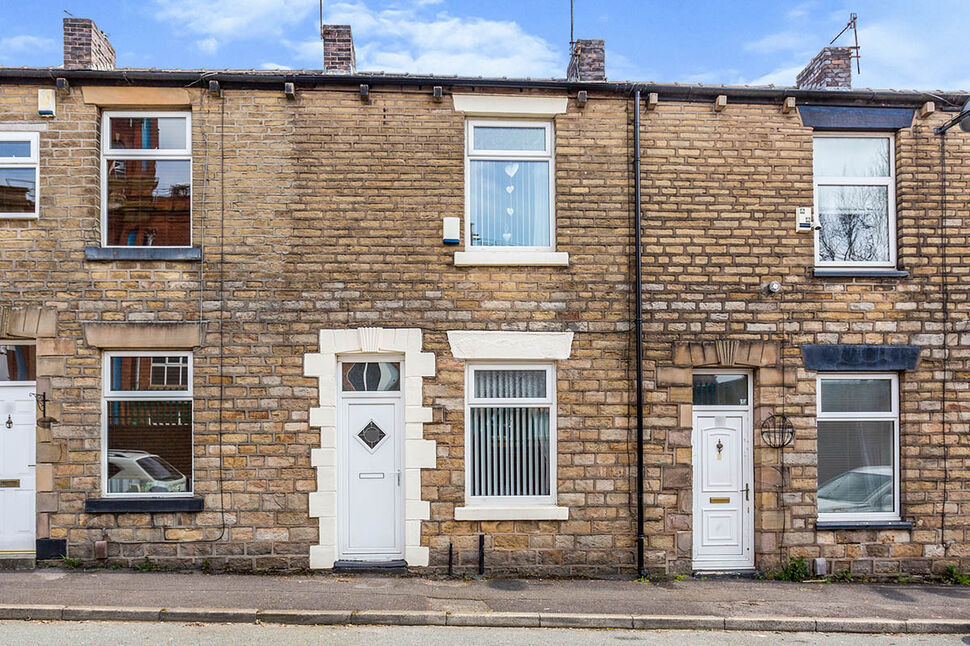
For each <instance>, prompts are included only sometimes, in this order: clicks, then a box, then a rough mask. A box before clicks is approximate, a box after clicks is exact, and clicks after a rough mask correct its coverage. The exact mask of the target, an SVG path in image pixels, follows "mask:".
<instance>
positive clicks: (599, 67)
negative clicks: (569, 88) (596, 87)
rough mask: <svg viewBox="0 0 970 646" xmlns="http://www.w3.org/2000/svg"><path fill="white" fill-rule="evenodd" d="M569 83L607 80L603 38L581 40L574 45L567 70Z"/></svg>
mask: <svg viewBox="0 0 970 646" xmlns="http://www.w3.org/2000/svg"><path fill="white" fill-rule="evenodd" d="M566 80H568V81H605V80H606V43H605V42H604V41H603V39H601V38H580V39H579V40H577V41H576V42H575V43H574V44H573V51H572V53H571V54H570V57H569V67H568V68H566Z"/></svg>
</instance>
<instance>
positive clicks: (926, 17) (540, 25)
mask: <svg viewBox="0 0 970 646" xmlns="http://www.w3.org/2000/svg"><path fill="white" fill-rule="evenodd" d="M575 3H576V37H577V38H604V39H606V52H607V56H606V65H607V75H608V77H609V78H610V79H611V80H637V81H657V82H674V81H676V82H684V83H689V82H693V83H711V84H722V83H723V84H768V83H774V84H776V85H791V84H793V82H794V77H795V74H796V73H797V72H798V70H799V69H801V68H802V67H803V66H804V64H805V63H807V62H808V60H809V59H810V58H811V57H812V55H814V54H815V53H816V52H817V51H818V50H819V49H820V48H821V47H823V46H825V45H827V44H828V42H829V40H831V38H832V37H834V36H835V35H836V34H837V33H838V32H839V31H840V30H841V29H842V27H843V26H844V25H845V23H846V22H847V21H848V18H849V13H850V12H852V11H854V12H856V13H857V14H858V15H859V39H860V44H861V45H862V74H861V75H858V76H856V78H855V79H854V82H853V85H854V86H855V87H872V88H889V87H892V88H898V89H923V90H933V89H945V90H959V89H966V90H970V0H908V1H904V0H805V1H799V0H793V1H791V2H779V1H778V0H719V1H717V0H693V1H690V2H687V1H683V2H677V1H676V0H575ZM62 9H66V10H68V11H70V12H71V13H73V14H74V15H75V16H79V17H88V18H93V19H94V20H95V21H96V22H97V23H98V26H99V27H100V28H101V29H103V30H104V31H106V32H108V34H109V35H110V39H111V42H112V44H113V45H114V47H115V50H116V51H117V52H118V65H119V66H125V67H157V68H181V69H197V68H209V69H213V68H243V69H250V68H256V69H273V68H294V69H303V68H305V69H319V68H320V67H321V59H322V54H321V45H320V41H319V37H318V34H319V30H318V27H317V24H318V0H112V1H110V2H109V1H105V0H61V1H60V2H56V3H52V2H24V1H23V0H0V24H3V25H4V29H3V35H2V36H0V65H5V66H21V65H23V66H56V65H59V64H60V63H61V35H60V29H61V18H62V17H63V16H64V14H63V13H62ZM324 16H325V20H326V21H327V22H335V23H349V24H351V26H352V27H353V31H354V40H355V43H356V46H357V59H358V69H360V70H365V71H372V70H373V71H378V70H382V71H387V72H413V73H429V74H458V75H462V76H509V77H533V78H548V77H562V76H564V75H565V69H566V62H567V59H568V53H569V52H568V41H569V0H412V1H403V0H324ZM843 41H846V37H843V40H840V41H839V42H840V43H842V42H843ZM846 42H847V41H846Z"/></svg>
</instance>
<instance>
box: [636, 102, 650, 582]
mask: <svg viewBox="0 0 970 646" xmlns="http://www.w3.org/2000/svg"><path fill="white" fill-rule="evenodd" d="M633 103H634V107H633V186H634V191H633V192H634V196H635V197H634V200H635V201H636V206H635V209H636V210H635V213H634V223H635V226H636V234H635V238H636V246H637V247H636V250H635V252H634V257H635V258H636V262H635V263H634V264H635V265H636V268H635V271H636V277H635V279H634V285H635V289H636V298H635V301H636V308H637V311H636V315H635V316H634V322H635V323H634V330H635V331H634V334H635V336H636V338H635V341H634V343H635V344H636V355H637V358H636V361H637V378H636V382H637V572H638V573H639V575H640V578H644V577H645V576H646V575H647V572H646V570H645V569H644V567H643V540H644V536H643V234H642V210H641V202H640V200H641V186H640V90H636V91H635V92H634V95H633Z"/></svg>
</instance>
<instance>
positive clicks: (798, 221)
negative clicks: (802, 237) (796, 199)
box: [795, 206, 815, 233]
mask: <svg viewBox="0 0 970 646" xmlns="http://www.w3.org/2000/svg"><path fill="white" fill-rule="evenodd" d="M814 224H815V221H814V219H813V218H812V207H810V206H799V207H796V208H795V233H811V232H812V229H813V228H814Z"/></svg>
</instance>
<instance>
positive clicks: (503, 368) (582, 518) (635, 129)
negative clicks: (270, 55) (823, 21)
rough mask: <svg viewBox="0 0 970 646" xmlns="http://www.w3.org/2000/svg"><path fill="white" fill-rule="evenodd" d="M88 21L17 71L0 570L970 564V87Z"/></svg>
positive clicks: (5, 166)
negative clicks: (145, 30) (449, 70)
mask: <svg viewBox="0 0 970 646" xmlns="http://www.w3.org/2000/svg"><path fill="white" fill-rule="evenodd" d="M64 35H65V42H64V56H65V60H64V65H63V67H58V68H43V69H34V68H31V69H24V68H2V69H0V340H2V341H0V551H2V555H0V556H4V557H7V558H5V559H4V560H3V563H5V564H8V565H27V566H32V565H33V564H34V562H35V559H38V560H40V559H45V558H52V557H56V556H59V555H64V554H67V555H69V556H71V557H76V558H79V559H83V560H84V561H88V562H92V563H95V562H102V563H119V564H123V565H133V564H136V563H139V562H142V561H144V559H146V558H148V559H150V560H151V561H153V562H155V563H158V564H161V565H169V566H176V567H183V566H184V567H212V568H214V569H232V570H253V569H283V570H295V569H300V568H313V569H324V570H327V569H331V568H354V567H360V566H368V567H388V568H398V569H399V568H402V567H405V566H406V567H408V568H411V569H412V570H414V571H418V572H434V573H444V572H446V571H448V572H454V573H457V574H468V573H475V572H479V571H484V572H486V573H488V574H493V575H500V574H539V575H543V574H545V575H609V574H622V575H635V574H636V573H637V572H638V571H639V572H641V573H646V574H651V575H660V574H674V573H689V572H691V571H748V570H752V569H754V568H759V569H762V570H770V569H772V568H777V567H779V566H781V565H783V564H784V563H787V562H788V560H789V559H790V558H793V557H799V556H802V557H805V558H806V559H808V560H810V561H812V559H819V560H818V561H812V563H813V564H814V565H815V567H816V568H817V569H818V570H819V571H821V569H822V568H827V571H828V572H830V573H832V572H839V571H842V570H846V569H848V570H850V571H851V572H852V573H853V574H862V575H874V576H878V575H884V576H896V575H902V574H913V575H921V574H928V573H932V572H939V571H941V570H942V569H943V568H944V567H946V566H947V565H951V564H952V565H957V566H960V567H968V566H970V540H968V539H970V440H968V438H967V432H968V430H970V428H968V421H970V384H968V379H970V326H968V317H970V301H968V298H967V297H968V283H970V240H968V234H970V209H968V199H970V135H966V134H964V133H963V132H961V129H960V128H954V129H953V130H951V131H950V134H949V135H948V136H944V135H943V134H940V133H938V132H937V130H936V129H937V128H939V127H940V126H943V125H944V124H947V123H948V122H950V123H952V121H953V118H954V117H955V115H957V114H958V113H959V112H960V107H961V106H962V105H963V104H964V102H965V101H966V99H967V97H966V95H964V94H961V93H941V92H936V93H928V92H916V91H873V90H854V89H851V63H852V54H853V50H852V49H851V48H840V47H827V48H825V49H823V50H822V52H821V53H820V54H819V56H817V57H816V58H815V59H814V60H813V61H812V62H811V63H810V64H809V66H808V67H806V69H805V71H804V72H803V73H802V74H801V75H799V78H798V84H797V87H773V86H772V87H726V86H698V85H677V84H672V85H660V84H654V83H614V82H608V81H607V80H606V73H605V61H604V55H603V51H604V50H603V42H602V41H598V40H580V41H578V42H577V43H576V45H575V48H574V50H573V55H572V59H571V63H570V67H569V70H568V72H567V78H566V79H553V80H509V79H504V78H502V79H498V78H496V79H487V78H461V77H448V78H444V77H431V76H410V75H386V74H366V73H360V72H357V71H356V69H355V61H354V49H353V43H352V40H351V32H350V28H349V27H347V26H326V27H325V28H324V33H323V38H324V50H325V54H324V70H323V71H271V72H263V71H233V70H217V71H211V70H199V71H181V70H154V69H153V70H145V69H115V61H114V51H113V49H112V48H111V45H110V44H109V43H108V41H107V39H106V38H105V36H104V34H103V33H102V32H101V31H99V30H98V29H97V27H96V26H95V25H94V23H93V22H91V21H90V20H86V19H75V18H66V19H65V20H64ZM501 74H502V70H496V76H497V77H498V76H501ZM638 243H639V245H638ZM638 385H640V386H642V388H638ZM638 394H639V396H638Z"/></svg>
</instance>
